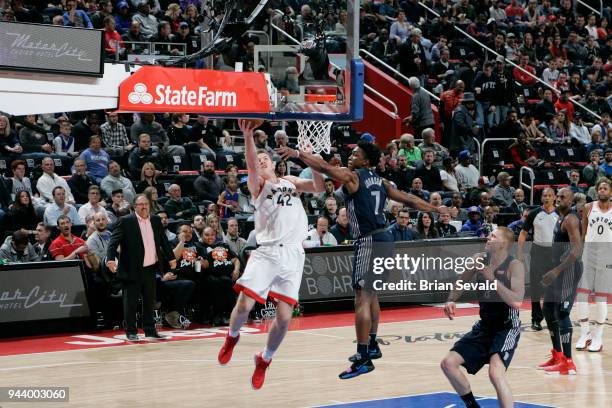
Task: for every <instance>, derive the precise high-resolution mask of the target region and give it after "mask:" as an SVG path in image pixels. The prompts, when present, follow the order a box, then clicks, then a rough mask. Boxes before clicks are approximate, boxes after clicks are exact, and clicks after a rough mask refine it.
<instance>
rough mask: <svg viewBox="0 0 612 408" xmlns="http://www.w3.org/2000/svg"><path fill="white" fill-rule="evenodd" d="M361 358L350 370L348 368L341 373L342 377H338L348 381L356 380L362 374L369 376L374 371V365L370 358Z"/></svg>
mask: <svg viewBox="0 0 612 408" xmlns="http://www.w3.org/2000/svg"><path fill="white" fill-rule="evenodd" d="M359 357H360V358H358V359H357V360H356V361H354V362H353V364H351V366H350V367H349V368H347V369H346V370H344V371H343V372H341V373H340V375H338V377H339V378H340V379H341V380H348V379H349V378H354V377H357V376H359V375H361V374H367V373H369V372H370V371H373V370H374V364H372V360H370V359H369V358H368V359H364V358H361V356H359Z"/></svg>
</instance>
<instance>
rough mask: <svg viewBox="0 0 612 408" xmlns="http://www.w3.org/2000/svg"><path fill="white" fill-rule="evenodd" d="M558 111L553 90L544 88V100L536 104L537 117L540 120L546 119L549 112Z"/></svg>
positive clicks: (554, 112) (552, 113)
mask: <svg viewBox="0 0 612 408" xmlns="http://www.w3.org/2000/svg"><path fill="white" fill-rule="evenodd" d="M556 113H557V111H556V109H555V104H554V103H553V91H552V90H551V89H548V88H546V89H544V91H543V96H542V100H541V101H540V102H538V103H537V104H536V108H535V117H536V119H538V120H539V121H540V122H542V121H544V120H545V119H546V115H547V114H551V115H554V114H556Z"/></svg>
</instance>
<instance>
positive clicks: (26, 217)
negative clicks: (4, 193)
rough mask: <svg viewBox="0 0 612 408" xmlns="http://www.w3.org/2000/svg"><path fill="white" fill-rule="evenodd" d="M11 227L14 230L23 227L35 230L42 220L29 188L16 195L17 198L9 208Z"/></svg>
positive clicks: (27, 229) (26, 229)
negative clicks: (35, 207)
mask: <svg viewBox="0 0 612 408" xmlns="http://www.w3.org/2000/svg"><path fill="white" fill-rule="evenodd" d="M9 217H10V223H11V224H10V228H11V229H12V230H13V231H16V230H20V229H23V230H25V231H33V230H34V229H35V228H36V225H37V224H38V222H39V221H40V217H38V215H36V211H35V210H34V205H33V203H32V196H31V195H30V193H29V192H28V191H27V190H21V191H19V192H18V193H17V194H16V195H15V200H14V202H13V204H12V205H11V207H10V210H9Z"/></svg>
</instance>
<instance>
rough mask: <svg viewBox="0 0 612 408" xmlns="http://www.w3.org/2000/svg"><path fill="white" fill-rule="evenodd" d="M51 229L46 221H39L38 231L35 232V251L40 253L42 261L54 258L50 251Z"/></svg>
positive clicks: (39, 256) (39, 258)
mask: <svg viewBox="0 0 612 408" xmlns="http://www.w3.org/2000/svg"><path fill="white" fill-rule="evenodd" d="M50 238H51V229H50V228H49V227H48V226H46V225H45V224H44V223H42V222H39V223H38V225H36V232H35V234H34V244H33V246H34V251H35V252H36V255H38V260H39V261H41V262H46V261H50V260H52V259H53V258H52V257H51V253H50V252H49V247H50V246H51V240H50Z"/></svg>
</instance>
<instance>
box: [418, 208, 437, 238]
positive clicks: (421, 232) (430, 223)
mask: <svg viewBox="0 0 612 408" xmlns="http://www.w3.org/2000/svg"><path fill="white" fill-rule="evenodd" d="M435 238H439V234H438V230H437V229H436V228H435V226H434V219H433V215H432V213H429V212H424V211H421V212H419V215H418V217H417V225H416V228H415V237H414V239H435Z"/></svg>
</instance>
